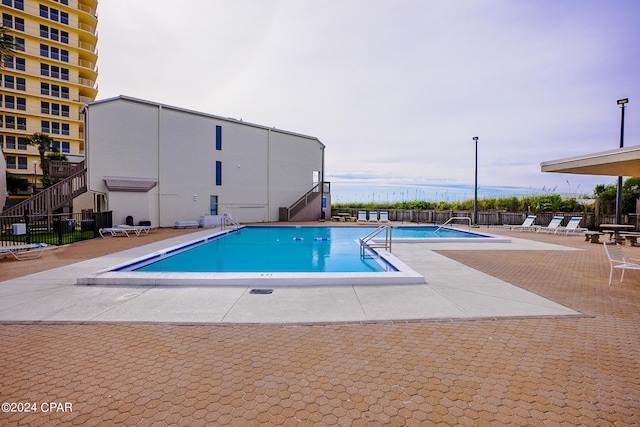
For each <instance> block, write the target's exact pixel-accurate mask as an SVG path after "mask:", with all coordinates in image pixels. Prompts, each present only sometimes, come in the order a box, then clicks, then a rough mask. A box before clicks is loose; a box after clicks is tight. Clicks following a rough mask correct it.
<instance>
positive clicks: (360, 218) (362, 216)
mask: <svg viewBox="0 0 640 427" xmlns="http://www.w3.org/2000/svg"><path fill="white" fill-rule="evenodd" d="M356 222H367V211H358V219H357V220H356Z"/></svg>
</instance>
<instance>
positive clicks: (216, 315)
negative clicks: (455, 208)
mask: <svg viewBox="0 0 640 427" xmlns="http://www.w3.org/2000/svg"><path fill="white" fill-rule="evenodd" d="M211 233H212V230H210V229H209V230H205V231H201V232H197V233H192V234H188V235H184V236H179V237H174V238H171V239H168V240H164V241H161V242H156V243H152V244H148V245H143V246H140V247H136V248H133V249H128V250H125V251H121V252H117V253H114V254H110V255H106V256H102V257H98V258H95V259H91V260H87V261H83V262H79V263H76V264H72V265H68V266H64V267H59V268H55V269H52V270H48V271H45V272H41V273H36V274H31V275H28V276H24V277H20V278H16V279H12V280H8V281H5V282H0V321H72V322H171V323H213V324H226V323H239V324H243V323H244V324H247V323H249V324H252V323H327V322H371V321H396V320H426V319H472V318H495V317H512V316H575V315H579V314H580V313H579V312H577V311H575V310H572V309H569V308H567V307H564V306H562V305H560V304H557V303H555V302H553V301H550V300H548V299H545V298H543V297H540V296H538V295H536V294H534V293H532V292H529V291H526V290H524V289H521V288H519V287H516V286H513V285H511V284H509V283H507V282H505V281H503V280H500V279H497V278H495V277H492V276H490V275H488V274H485V273H482V272H481V271H478V270H475V269H473V268H470V267H467V266H465V265H463V264H461V263H459V262H457V261H454V260H452V259H450V258H447V257H445V256H443V255H439V254H437V253H435V252H434V251H433V250H434V249H438V250H465V249H472V250H478V249H480V250H501V251H504V250H576V249H573V248H569V247H564V246H560V245H554V244H549V243H543V242H536V241H531V240H526V239H518V238H514V239H513V241H512V243H472V244H460V243H437V244H421V243H405V244H395V245H394V248H393V254H394V255H395V256H397V257H398V258H400V259H401V260H402V261H404V262H405V263H406V264H408V265H409V266H410V267H411V268H413V269H414V270H415V271H417V272H418V273H420V274H422V275H423V276H424V277H425V279H426V284H423V285H375V286H367V285H353V286H329V287H290V286H288V287H276V288H273V292H272V293H271V294H253V293H251V292H250V291H251V290H252V289H254V288H260V287H261V286H260V284H259V283H256V284H255V286H251V287H245V286H243V287H236V286H234V287H185V286H181V287H156V286H153V287H143V286H139V287H136V286H126V287H123V286H118V287H115V286H77V285H75V283H76V278H77V277H79V276H82V275H86V274H89V273H93V272H95V271H98V270H101V269H105V268H108V267H111V266H114V265H117V264H121V263H124V262H127V261H129V260H131V259H134V258H137V257H140V256H143V255H146V254H148V253H151V252H154V251H157V250H159V249H162V248H165V247H169V246H173V245H178V244H181V243H184V242H186V241H189V240H192V239H195V238H199V237H203V236H206V235H209V234H211ZM35 262H37V261H35Z"/></svg>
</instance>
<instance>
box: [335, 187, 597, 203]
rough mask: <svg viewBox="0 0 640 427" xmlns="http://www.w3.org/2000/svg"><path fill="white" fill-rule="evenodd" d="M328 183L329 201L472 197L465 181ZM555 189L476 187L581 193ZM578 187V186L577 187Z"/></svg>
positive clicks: (513, 192)
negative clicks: (434, 182)
mask: <svg viewBox="0 0 640 427" xmlns="http://www.w3.org/2000/svg"><path fill="white" fill-rule="evenodd" d="M330 182H331V203H332V204H344V203H399V202H410V201H416V200H420V201H427V202H435V203H437V202H447V203H457V202H463V201H465V200H472V199H473V198H474V188H473V185H468V184H448V185H433V184H405V185H384V184H379V183H366V182H342V181H337V182H333V181H330ZM557 190H558V189H557V188H555V187H554V188H546V187H542V188H533V187H508V186H502V187H500V186H479V187H478V199H491V198H502V197H526V196H534V195H544V194H560V195H562V196H563V197H574V198H581V197H583V196H585V194H586V193H584V192H575V193H569V192H566V191H565V192H561V191H557ZM577 190H579V188H578V189H577Z"/></svg>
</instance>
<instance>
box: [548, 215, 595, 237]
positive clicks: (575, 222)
mask: <svg viewBox="0 0 640 427" xmlns="http://www.w3.org/2000/svg"><path fill="white" fill-rule="evenodd" d="M580 221H582V217H581V216H572V217H571V219H570V220H569V222H568V223H567V225H566V226H564V227H558V229H557V230H556V233H558V232H562V233H564V234H565V235H567V234H569V233H582V232H585V231H587V230H589V229H588V228H582V227H580Z"/></svg>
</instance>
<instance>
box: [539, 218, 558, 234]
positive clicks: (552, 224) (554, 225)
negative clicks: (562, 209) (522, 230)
mask: <svg viewBox="0 0 640 427" xmlns="http://www.w3.org/2000/svg"><path fill="white" fill-rule="evenodd" d="M563 219H564V217H563V216H554V217H553V218H551V221H549V224H548V225H547V226H546V227H538V228H537V229H536V232H540V231H545V232H547V233H551V232H553V234H555V233H556V232H557V231H558V228H559V227H560V224H562V220H563Z"/></svg>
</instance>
